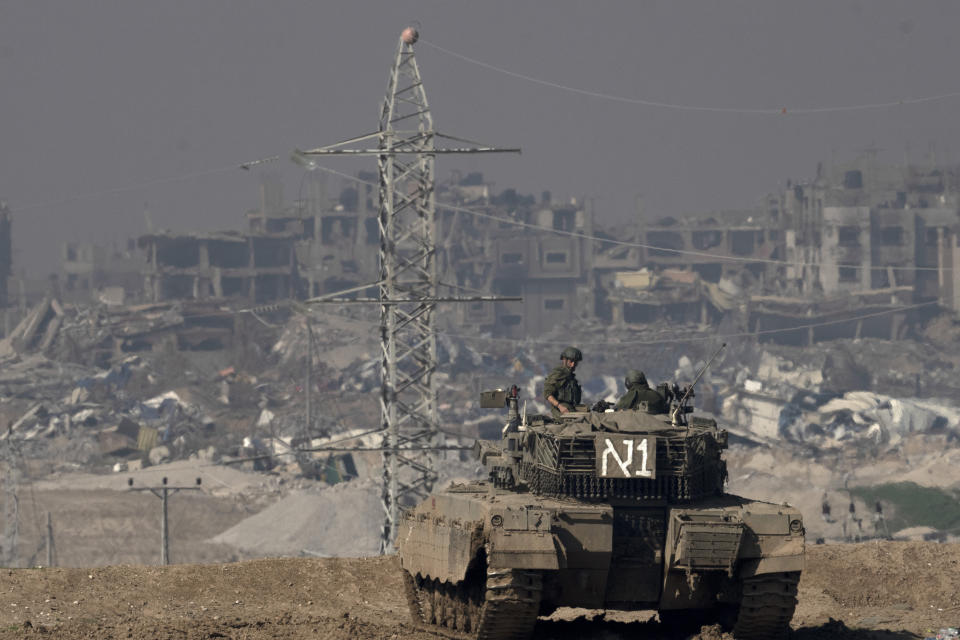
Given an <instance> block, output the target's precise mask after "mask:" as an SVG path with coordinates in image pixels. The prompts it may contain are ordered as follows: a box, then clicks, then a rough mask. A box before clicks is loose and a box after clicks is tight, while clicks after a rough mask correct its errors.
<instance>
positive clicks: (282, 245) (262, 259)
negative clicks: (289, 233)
mask: <svg viewBox="0 0 960 640" xmlns="http://www.w3.org/2000/svg"><path fill="white" fill-rule="evenodd" d="M290 246H291V243H290V242H289V241H288V240H286V239H282V240H281V239H273V238H257V239H255V240H254V241H253V265H254V266H255V267H288V266H290Z"/></svg>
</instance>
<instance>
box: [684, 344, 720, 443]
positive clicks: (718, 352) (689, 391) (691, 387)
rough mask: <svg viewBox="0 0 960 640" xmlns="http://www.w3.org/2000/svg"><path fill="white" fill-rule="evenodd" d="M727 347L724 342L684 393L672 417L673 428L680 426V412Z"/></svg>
mask: <svg viewBox="0 0 960 640" xmlns="http://www.w3.org/2000/svg"><path fill="white" fill-rule="evenodd" d="M726 347H727V343H726V342H724V343H723V344H721V345H720V348H719V349H717V350H716V351H714V352H713V355H712V356H710V359H709V360H707V364H705V365H703V368H702V369H700V373H698V374H697V377H696V378H694V379H693V382H692V383H691V384H690V386H688V387H687V389H686V391H684V393H683V397H682V398H680V402H679V403H678V404H677V408H676V409H674V410H673V413H672V414H671V415H670V423H671V424H672V425H673V426H677V425H678V424H679V422H678V420H677V418H678V416H679V415H680V412H681V411H682V410H683V407H684V405H685V404H686V402H687V398H689V397H690V395H691V394H692V393H693V388H694V387H695V386H697V383H698V382H699V381H700V378H702V377H703V374H704V373H706V371H707V369H708V368H709V367H710V365H711V364H713V361H714V360H716V359H717V356H719V355H720V352H721V351H723V350H724V349H725V348H726Z"/></svg>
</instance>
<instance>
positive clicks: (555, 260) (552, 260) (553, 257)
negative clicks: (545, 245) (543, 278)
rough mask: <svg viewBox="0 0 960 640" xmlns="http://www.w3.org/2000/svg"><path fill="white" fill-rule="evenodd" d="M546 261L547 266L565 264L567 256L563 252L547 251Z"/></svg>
mask: <svg viewBox="0 0 960 640" xmlns="http://www.w3.org/2000/svg"><path fill="white" fill-rule="evenodd" d="M546 260H547V264H566V263H567V254H566V252H563V251H548V252H547V256H546Z"/></svg>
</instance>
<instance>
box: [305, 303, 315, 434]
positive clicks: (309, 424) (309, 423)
mask: <svg viewBox="0 0 960 640" xmlns="http://www.w3.org/2000/svg"><path fill="white" fill-rule="evenodd" d="M304 320H305V321H306V323H307V374H306V381H305V382H304V386H303V392H304V394H306V395H305V404H306V407H305V412H304V414H305V415H304V423H305V424H304V427H303V435H304V436H305V437H306V443H307V446H308V447H309V446H310V440H311V439H312V437H313V420H311V416H310V394H311V393H312V391H313V389H312V387H313V327H312V326H311V319H310V316H309V315H307V314H304Z"/></svg>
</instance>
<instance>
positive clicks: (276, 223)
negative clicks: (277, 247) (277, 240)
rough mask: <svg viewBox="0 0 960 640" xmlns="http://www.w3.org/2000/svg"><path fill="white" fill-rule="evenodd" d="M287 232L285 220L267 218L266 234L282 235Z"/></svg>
mask: <svg viewBox="0 0 960 640" xmlns="http://www.w3.org/2000/svg"><path fill="white" fill-rule="evenodd" d="M286 230H287V221H286V219H285V218H267V233H283V232H284V231H286Z"/></svg>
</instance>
